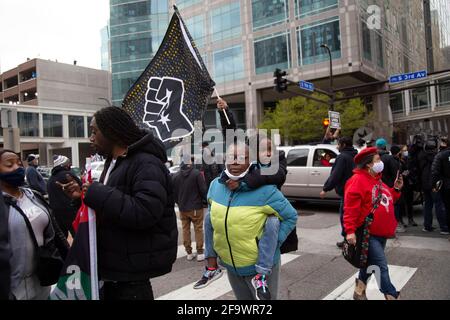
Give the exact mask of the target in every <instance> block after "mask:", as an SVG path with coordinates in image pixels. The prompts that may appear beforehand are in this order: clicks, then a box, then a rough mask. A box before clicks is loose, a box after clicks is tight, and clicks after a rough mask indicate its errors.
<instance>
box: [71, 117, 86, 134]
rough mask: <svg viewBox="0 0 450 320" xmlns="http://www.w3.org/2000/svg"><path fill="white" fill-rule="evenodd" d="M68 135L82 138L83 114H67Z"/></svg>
mask: <svg viewBox="0 0 450 320" xmlns="http://www.w3.org/2000/svg"><path fill="white" fill-rule="evenodd" d="M69 137H70V138H84V117H83V116H69Z"/></svg>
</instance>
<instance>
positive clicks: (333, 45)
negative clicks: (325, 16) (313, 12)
mask: <svg viewBox="0 0 450 320" xmlns="http://www.w3.org/2000/svg"><path fill="white" fill-rule="evenodd" d="M297 37H298V40H299V41H298V43H299V46H300V47H299V51H300V54H299V57H300V61H299V62H300V64H302V65H307V64H313V63H319V62H323V61H328V60H329V56H328V52H327V51H326V50H325V49H324V48H321V47H320V45H321V44H323V43H325V44H327V45H328V47H329V48H330V49H331V56H332V58H333V59H339V58H340V57H341V36H340V32H339V18H338V17H335V18H332V20H331V21H330V20H325V21H319V22H318V23H316V24H311V25H305V26H302V27H300V29H299V30H298V33H297Z"/></svg>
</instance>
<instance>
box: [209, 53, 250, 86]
mask: <svg viewBox="0 0 450 320" xmlns="http://www.w3.org/2000/svg"><path fill="white" fill-rule="evenodd" d="M213 64H214V81H216V82H217V83H221V82H227V81H232V80H237V79H242V78H244V61H243V56H242V46H236V47H233V48H229V49H225V50H222V51H216V52H214V55H213Z"/></svg>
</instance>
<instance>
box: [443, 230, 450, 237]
mask: <svg viewBox="0 0 450 320" xmlns="http://www.w3.org/2000/svg"><path fill="white" fill-rule="evenodd" d="M441 234H442V235H444V236H448V235H449V234H450V232H448V231H441Z"/></svg>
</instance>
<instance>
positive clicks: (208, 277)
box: [194, 267, 223, 289]
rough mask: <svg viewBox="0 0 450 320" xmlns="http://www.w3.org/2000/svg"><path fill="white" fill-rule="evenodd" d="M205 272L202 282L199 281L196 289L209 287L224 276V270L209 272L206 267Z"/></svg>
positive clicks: (195, 285)
mask: <svg viewBox="0 0 450 320" xmlns="http://www.w3.org/2000/svg"><path fill="white" fill-rule="evenodd" d="M205 269H206V270H205V272H204V273H203V276H202V278H201V279H200V280H198V281H197V282H196V283H195V284H194V289H201V288H204V287H206V286H207V285H209V284H210V283H211V282H213V281H216V280H217V279H219V278H220V277H221V276H222V275H223V272H222V269H220V268H217V269H214V270H209V269H208V268H207V267H205Z"/></svg>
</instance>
